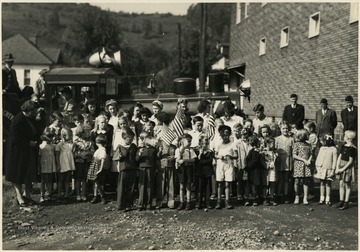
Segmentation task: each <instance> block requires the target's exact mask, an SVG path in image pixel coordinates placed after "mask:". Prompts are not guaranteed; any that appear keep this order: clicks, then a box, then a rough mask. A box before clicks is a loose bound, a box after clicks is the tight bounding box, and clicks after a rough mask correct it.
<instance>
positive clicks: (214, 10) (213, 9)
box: [187, 3, 234, 42]
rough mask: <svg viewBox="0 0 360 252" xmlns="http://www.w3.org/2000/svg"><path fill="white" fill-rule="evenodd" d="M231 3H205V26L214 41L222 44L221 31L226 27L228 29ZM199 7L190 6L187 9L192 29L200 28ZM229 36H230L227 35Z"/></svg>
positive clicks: (227, 39)
mask: <svg viewBox="0 0 360 252" xmlns="http://www.w3.org/2000/svg"><path fill="white" fill-rule="evenodd" d="M233 5H234V4H233V3H207V4H206V8H207V16H208V18H207V26H208V29H209V31H208V32H210V33H211V34H212V37H213V38H214V39H215V40H218V41H220V42H223V40H224V39H225V40H226V41H229V38H223V37H222V35H223V30H224V28H225V27H226V26H228V27H230V23H231V10H232V7H233ZM200 9H201V8H200V5H199V4H196V5H191V6H190V7H189V9H188V13H187V18H188V20H189V22H190V23H191V24H192V25H193V26H194V27H200V11H201V10H200ZM229 36H230V35H229Z"/></svg>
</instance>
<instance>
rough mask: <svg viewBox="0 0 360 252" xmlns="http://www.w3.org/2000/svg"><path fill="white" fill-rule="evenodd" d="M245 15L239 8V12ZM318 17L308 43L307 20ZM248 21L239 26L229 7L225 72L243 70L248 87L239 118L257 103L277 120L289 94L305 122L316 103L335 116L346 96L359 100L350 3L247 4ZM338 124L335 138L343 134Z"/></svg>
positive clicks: (355, 32)
mask: <svg viewBox="0 0 360 252" xmlns="http://www.w3.org/2000/svg"><path fill="white" fill-rule="evenodd" d="M242 9H244V8H242ZM316 12H320V34H319V35H318V36H316V37H313V38H308V32H309V31H308V30H309V16H310V15H312V14H314V13H316ZM248 13H249V16H248V17H247V18H246V19H244V18H243V15H242V20H241V22H240V23H239V24H236V23H235V20H236V4H234V8H233V15H232V24H231V38H230V67H231V66H235V65H239V64H244V63H245V64H246V69H245V77H246V78H247V79H250V81H251V89H252V90H251V92H252V94H251V102H250V103H248V102H244V112H245V113H246V114H250V115H252V107H253V106H254V105H255V104H257V103H261V104H263V105H264V106H265V114H267V115H268V116H275V117H281V115H282V111H283V108H284V106H285V105H286V104H288V103H289V101H290V99H289V97H290V94H292V93H296V94H298V95H299V103H300V104H303V105H304V106H305V117H306V118H307V119H310V120H313V119H314V118H315V112H316V110H318V109H320V100H321V98H327V99H328V101H329V107H330V108H331V109H334V110H335V111H336V112H337V115H338V120H339V121H340V111H341V109H343V108H344V106H345V102H344V98H345V96H347V95H349V94H351V95H352V96H353V97H354V100H355V104H357V101H358V98H357V95H358V77H357V76H358V22H355V23H351V24H350V23H349V17H350V4H349V3H268V4H266V5H265V6H263V7H262V6H261V3H251V4H250V6H249V10H248ZM286 26H289V28H290V32H289V35H290V38H289V45H288V46H287V47H285V48H280V32H281V29H282V28H284V27H286ZM262 37H266V54H265V55H262V56H259V41H260V39H261V38H262ZM341 127H342V125H341V123H339V125H338V128H337V129H336V133H337V136H338V137H340V135H338V134H339V133H342V129H341Z"/></svg>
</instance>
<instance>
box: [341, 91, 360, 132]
mask: <svg viewBox="0 0 360 252" xmlns="http://www.w3.org/2000/svg"><path fill="white" fill-rule="evenodd" d="M345 102H346V108H345V109H343V110H342V111H341V121H342V123H343V125H344V132H345V131H347V130H353V131H355V132H357V127H358V126H357V125H358V123H357V120H358V118H357V112H358V110H357V106H354V99H353V98H352V96H351V95H348V96H346V98H345Z"/></svg>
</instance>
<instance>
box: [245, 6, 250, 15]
mask: <svg viewBox="0 0 360 252" xmlns="http://www.w3.org/2000/svg"><path fill="white" fill-rule="evenodd" d="M249 6H250V3H245V8H244V18H247V17H248V16H249Z"/></svg>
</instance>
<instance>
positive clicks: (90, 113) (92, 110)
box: [83, 98, 99, 127]
mask: <svg viewBox="0 0 360 252" xmlns="http://www.w3.org/2000/svg"><path fill="white" fill-rule="evenodd" d="M84 114H85V115H83V116H84V117H85V116H86V117H87V118H88V119H89V120H90V123H91V126H92V127H95V119H96V117H97V116H98V114H99V110H98V108H97V107H96V100H95V99H94V98H90V99H89V100H88V101H87V103H86V107H85V113H84Z"/></svg>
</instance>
